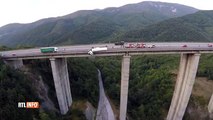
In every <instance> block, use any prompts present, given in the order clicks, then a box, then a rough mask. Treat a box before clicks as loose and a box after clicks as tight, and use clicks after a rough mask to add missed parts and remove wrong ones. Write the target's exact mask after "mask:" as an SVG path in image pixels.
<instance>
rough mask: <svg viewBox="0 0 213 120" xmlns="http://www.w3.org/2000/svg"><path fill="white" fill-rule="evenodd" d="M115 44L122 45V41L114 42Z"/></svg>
mask: <svg viewBox="0 0 213 120" xmlns="http://www.w3.org/2000/svg"><path fill="white" fill-rule="evenodd" d="M115 45H124V41H119V42H115Z"/></svg>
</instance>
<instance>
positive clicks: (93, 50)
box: [88, 47, 107, 55]
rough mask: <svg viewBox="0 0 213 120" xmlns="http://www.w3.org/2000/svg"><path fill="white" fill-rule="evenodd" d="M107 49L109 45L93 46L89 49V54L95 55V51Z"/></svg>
mask: <svg viewBox="0 0 213 120" xmlns="http://www.w3.org/2000/svg"><path fill="white" fill-rule="evenodd" d="M105 50H107V47H95V48H92V49H90V50H89V51H88V54H89V55H93V54H94V52H98V51H105Z"/></svg>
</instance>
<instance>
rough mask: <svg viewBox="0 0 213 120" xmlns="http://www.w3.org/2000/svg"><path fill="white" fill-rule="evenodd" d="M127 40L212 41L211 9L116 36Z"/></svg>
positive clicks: (212, 18) (212, 14) (212, 15)
mask: <svg viewBox="0 0 213 120" xmlns="http://www.w3.org/2000/svg"><path fill="white" fill-rule="evenodd" d="M118 39H120V40H121V39H122V40H123V39H125V40H127V41H170V42H171V41H177V42H178V41H187V42H191V41H196V42H198V41H199V42H208V41H211V42H213V11H199V12H197V13H194V14H190V15H186V16H183V17H180V18H172V19H169V20H165V21H162V22H159V23H157V24H153V25H150V26H147V27H145V28H143V29H140V30H134V31H129V32H126V33H124V34H122V35H120V36H119V37H118Z"/></svg>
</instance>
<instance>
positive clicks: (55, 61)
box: [50, 58, 72, 114]
mask: <svg viewBox="0 0 213 120" xmlns="http://www.w3.org/2000/svg"><path fill="white" fill-rule="evenodd" d="M50 62H51V67H52V73H53V79H54V84H55V90H56V95H57V99H58V104H59V108H60V111H61V114H66V113H67V111H68V110H69V106H71V104H72V96H71V90H70V83H69V75H68V69H67V60H66V58H51V59H50Z"/></svg>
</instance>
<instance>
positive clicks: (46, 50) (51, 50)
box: [40, 47, 58, 53]
mask: <svg viewBox="0 0 213 120" xmlns="http://www.w3.org/2000/svg"><path fill="white" fill-rule="evenodd" d="M40 51H41V52H42V53H54V52H57V51H58V48H57V47H45V48H41V49H40Z"/></svg>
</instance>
